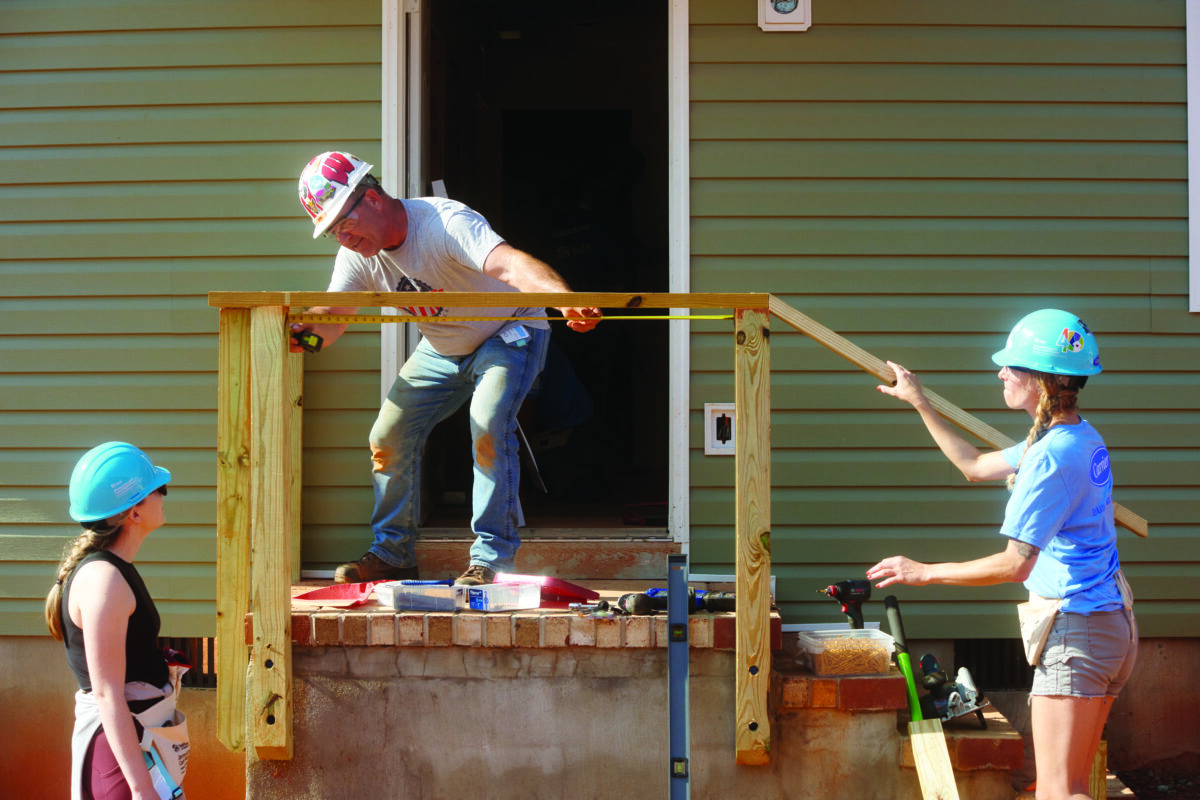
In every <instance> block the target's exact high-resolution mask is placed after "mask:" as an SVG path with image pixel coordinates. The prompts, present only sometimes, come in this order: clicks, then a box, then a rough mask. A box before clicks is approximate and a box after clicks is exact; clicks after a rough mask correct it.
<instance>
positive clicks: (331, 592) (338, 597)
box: [292, 581, 387, 608]
mask: <svg viewBox="0 0 1200 800" xmlns="http://www.w3.org/2000/svg"><path fill="white" fill-rule="evenodd" d="M379 583H387V581H366V582H365V583H335V584H334V585H333V586H321V587H319V588H316V589H309V590H308V591H307V592H302V593H300V594H298V595H295V596H294V597H292V599H293V600H299V601H300V602H302V603H313V604H315V605H320V606H329V607H331V608H352V607H354V606H361V605H362V604H363V603H366V602H367V601H368V600H370V599H371V595H372V594H373V593H374V592H375V585H376V584H379Z"/></svg>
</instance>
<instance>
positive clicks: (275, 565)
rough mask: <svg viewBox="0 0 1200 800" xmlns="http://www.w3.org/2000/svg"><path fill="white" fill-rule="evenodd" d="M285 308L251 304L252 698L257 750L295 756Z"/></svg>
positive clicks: (266, 754) (249, 692) (274, 755)
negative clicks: (252, 307) (293, 751)
mask: <svg viewBox="0 0 1200 800" xmlns="http://www.w3.org/2000/svg"><path fill="white" fill-rule="evenodd" d="M286 314H287V309H286V308H284V307H282V306H266V307H259V308H255V309H252V310H251V312H250V430H251V437H252V443H251V448H250V469H251V472H250V543H251V547H250V570H251V575H252V576H253V577H252V581H251V585H252V588H251V598H250V599H251V611H252V612H253V614H254V640H253V652H252V660H251V664H250V670H249V674H248V677H247V703H248V706H249V713H251V714H253V720H252V721H251V724H250V727H251V730H252V731H253V744H254V750H255V752H256V753H257V755H258V757H259V758H260V759H263V760H271V759H274V760H280V759H284V760H286V759H290V758H291V757H292V716H293V711H292V632H291V538H292V537H291V532H292V521H291V483H290V479H289V470H288V465H287V460H288V458H289V457H290V456H291V445H290V441H289V440H290V439H291V403H290V402H289V392H288V386H289V382H288V376H287V373H288V358H287V344H286V333H285V325H284V320H285V318H286Z"/></svg>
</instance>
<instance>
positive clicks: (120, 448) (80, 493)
mask: <svg viewBox="0 0 1200 800" xmlns="http://www.w3.org/2000/svg"><path fill="white" fill-rule="evenodd" d="M170 480H171V473H170V472H169V471H167V470H166V469H164V468H162V467H156V466H154V462H152V461H151V460H150V458H149V457H148V456H147V455H146V454H145V453H143V452H142V451H141V450H140V449H138V448H137V447H134V446H133V445H131V444H127V443H126V442H105V443H104V444H102V445H97V446H96V447H93V448H92V449H91V450H88V451H87V452H86V453H84V454H83V458H81V459H79V461H78V463H76V464H75V469H74V471H72V472H71V484H70V487H69V490H68V493H69V495H70V498H71V512H70V513H71V519H73V520H75V521H77V522H95V521H97V520H102V519H108V518H109V517H112V516H115V515H117V514H120V513H121V512H122V511H125V510H127V509H130V508H133V507H134V506H136V505H137V504H138V503H140V502H142V501H143V500H145V499H146V497H147V495H149V494H150V493H151V492H153V491H154V490H155V489H157V488H159V487H160V486H165V485H166V484H167V483H169V482H170Z"/></svg>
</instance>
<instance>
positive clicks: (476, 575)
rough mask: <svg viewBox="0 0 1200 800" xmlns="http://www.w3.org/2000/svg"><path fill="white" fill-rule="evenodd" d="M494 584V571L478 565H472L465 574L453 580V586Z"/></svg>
mask: <svg viewBox="0 0 1200 800" xmlns="http://www.w3.org/2000/svg"><path fill="white" fill-rule="evenodd" d="M495 582H496V571H495V570H493V569H488V568H487V567H484V566H480V565H479V564H472V565H471V566H470V567H469V568H468V569H467V571H466V572H464V573H463V574H462V575H459V576H458V577H457V578H456V579H455V580H454V585H455V586H482V585H483V584H485V583H495Z"/></svg>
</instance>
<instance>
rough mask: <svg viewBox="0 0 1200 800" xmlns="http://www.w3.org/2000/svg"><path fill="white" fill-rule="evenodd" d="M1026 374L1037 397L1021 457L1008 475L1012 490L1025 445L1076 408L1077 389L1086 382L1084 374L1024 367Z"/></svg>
mask: <svg viewBox="0 0 1200 800" xmlns="http://www.w3.org/2000/svg"><path fill="white" fill-rule="evenodd" d="M1028 374H1029V375H1030V376H1031V377H1032V379H1033V381H1034V384H1035V385H1036V386H1037V389H1038V395H1039V399H1038V404H1037V408H1036V409H1035V410H1034V413H1033V427H1032V428H1030V429H1029V435H1028V436H1027V437H1025V449H1024V451H1022V452H1021V460H1020V461H1018V462H1017V468H1016V470H1014V471H1013V474H1011V475H1009V476H1008V480H1007V484H1008V489H1009V491H1012V488H1013V485H1014V484H1015V483H1016V480H1017V473H1019V472H1020V471H1021V462H1023V461H1024V460H1025V454H1026V453H1028V452H1029V448H1031V447H1033V446H1034V445H1035V444H1036V443H1037V442H1038V441H1040V440H1041V438H1042V437H1043V436H1045V435H1046V432H1047V431H1049V430H1050V428H1052V427H1053V426H1054V425H1055V423H1057V422H1058V421H1059V420H1061V419H1062V418H1064V417H1066V416H1067V415H1068V414H1071V413H1074V412H1077V411H1078V410H1079V405H1078V403H1079V390H1080V389H1082V388H1083V387H1084V385H1085V384H1086V383H1087V376H1086V375H1056V374H1054V373H1051V372H1038V371H1037V370H1028Z"/></svg>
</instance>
